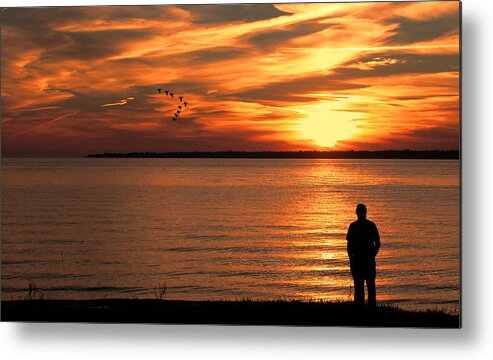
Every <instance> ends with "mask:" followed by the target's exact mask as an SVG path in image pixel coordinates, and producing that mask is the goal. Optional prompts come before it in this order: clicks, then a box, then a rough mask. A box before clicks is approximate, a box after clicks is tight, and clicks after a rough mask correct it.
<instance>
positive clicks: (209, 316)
mask: <svg viewBox="0 0 493 360" xmlns="http://www.w3.org/2000/svg"><path fill="white" fill-rule="evenodd" d="M1 305H2V306H1V311H2V321H41V322H118V323H161V324H229V325H295V326H381V327H427V328H459V327H460V316H459V315H458V314H448V313H445V312H441V311H435V310H428V311H407V310H402V309H399V308H396V307H390V306H378V307H377V308H376V309H375V310H373V311H372V310H369V309H367V308H361V307H358V306H355V305H354V304H353V303H351V302H324V301H296V300H293V301H255V300H242V301H180V300H158V299H141V300H138V299H96V300H14V301H2V304H1Z"/></svg>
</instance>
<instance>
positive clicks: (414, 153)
mask: <svg viewBox="0 0 493 360" xmlns="http://www.w3.org/2000/svg"><path fill="white" fill-rule="evenodd" d="M86 157H89V158H191V159H217V158H222V159H436V160H459V159H460V152H459V151H458V150H447V151H442V150H429V151H418V150H381V151H214V152H209V151H192V152H165V153H154V152H129V153H109V152H105V153H99V154H89V155H87V156H86Z"/></svg>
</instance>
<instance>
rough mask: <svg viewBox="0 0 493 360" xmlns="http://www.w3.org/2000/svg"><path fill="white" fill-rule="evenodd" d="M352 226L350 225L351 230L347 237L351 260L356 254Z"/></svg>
mask: <svg viewBox="0 0 493 360" xmlns="http://www.w3.org/2000/svg"><path fill="white" fill-rule="evenodd" d="M351 229H352V228H351V225H349V229H348V230H347V235H346V240H347V254H348V256H349V259H350V260H351V257H352V255H353V253H354V251H353V241H352V239H353V232H352V230H351Z"/></svg>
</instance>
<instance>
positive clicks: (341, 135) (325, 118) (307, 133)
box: [297, 102, 361, 147]
mask: <svg viewBox="0 0 493 360" xmlns="http://www.w3.org/2000/svg"><path fill="white" fill-rule="evenodd" d="M300 112H302V113H304V114H306V116H305V117H304V118H303V119H302V120H301V121H300V122H299V123H298V125H297V131H298V133H299V135H300V137H301V138H303V139H307V140H311V141H313V142H314V143H315V144H316V145H318V146H322V147H333V146H335V145H336V144H337V142H338V141H340V140H348V139H350V138H351V137H352V136H354V135H355V134H356V133H357V132H358V128H357V126H356V121H355V119H356V118H360V117H361V114H359V113H354V112H348V111H340V110H337V109H333V108H331V106H330V105H329V104H327V102H323V103H319V104H316V105H310V106H308V107H304V108H303V109H300Z"/></svg>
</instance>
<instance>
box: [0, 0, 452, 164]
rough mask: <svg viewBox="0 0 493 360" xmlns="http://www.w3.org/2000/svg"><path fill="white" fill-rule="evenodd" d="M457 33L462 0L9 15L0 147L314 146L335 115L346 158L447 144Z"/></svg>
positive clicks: (66, 150)
mask: <svg viewBox="0 0 493 360" xmlns="http://www.w3.org/2000/svg"><path fill="white" fill-rule="evenodd" d="M11 10H12V11H11ZM458 25H459V24H458V6H457V4H455V2H454V3H453V4H451V2H423V3H406V2H405V3H391V2H383V3H351V4H348V3H331V4H315V3H311V4H275V5H270V4H257V5H198V6H196V5H184V6H117V7H106V6H102V7H70V8H68V7H59V8H14V9H9V11H7V12H5V13H3V14H2V33H1V36H2V39H1V40H2V79H1V80H2V82H1V83H2V105H3V109H2V117H3V121H2V150H3V151H4V152H5V153H6V154H10V155H12V154H14V155H15V154H24V155H26V154H28V153H29V154H30V155H38V154H45V155H56V156H59V155H64V154H71V155H73V154H78V155H83V154H85V153H87V152H89V151H93V152H98V151H105V150H106V149H107V150H111V151H130V150H132V151H173V150H178V149H180V150H207V149H211V150H214V149H215V150H224V149H226V150H228V149H239V150H241V149H250V150H252V149H270V150H279V149H293V150H296V149H307V148H311V149H313V148H320V146H319V145H317V144H315V143H314V142H313V141H312V140H311V139H309V138H306V137H304V135H303V134H305V133H306V131H302V130H300V129H303V124H305V123H306V124H308V123H309V122H310V123H323V122H324V121H325V120H324V119H327V118H329V114H330V115H331V116H336V115H334V114H337V112H338V111H339V112H341V113H344V116H345V119H346V118H347V120H348V121H352V123H354V124H355V126H356V127H357V128H358V129H359V131H358V132H357V133H354V134H353V135H351V136H350V138H341V139H340V140H339V142H338V144H339V146H341V144H345V145H346V146H353V147H354V148H367V147H378V146H383V147H389V148H396V147H401V146H407V145H408V144H416V146H418V145H419V144H418V143H419V141H422V142H423V144H426V146H428V145H430V144H431V143H430V140H429V139H434V138H435V139H437V141H436V146H437V147H446V146H450V144H452V143H454V141H455V140H451V141H450V142H447V141H446V138H447V136H449V137H450V139H455V135H454V134H455V133H454V131H453V130H454V129H458V128H459V127H458V103H459V102H458V95H459V74H458V71H459V38H458ZM157 88H162V89H168V90H171V91H173V92H174V93H175V94H176V96H175V98H174V99H171V98H169V97H166V96H164V95H163V94H157V92H156V89H157ZM179 95H184V96H185V99H186V101H187V102H188V103H189V106H188V107H187V109H186V111H183V113H182V116H181V117H180V120H179V121H176V122H172V121H171V117H172V115H173V113H174V112H175V111H176V109H177V106H178V105H179V104H180V102H179V100H178V96H179ZM117 99H119V100H117ZM300 109H303V111H301V110H300ZM320 109H330V112H328V113H324V111H321V110H320ZM122 110H124V111H122ZM64 116H66V117H64ZM341 116H342V115H341ZM66 118H67V119H68V118H69V119H70V121H60V120H63V119H66ZM315 118H316V119H315ZM56 119H58V120H56ZM54 120H55V121H54ZM33 129H34V130H36V131H34V130H33ZM423 129H434V130H433V131H431V130H428V131H429V132H428V134H429V135H430V136H428V137H427V136H426V135H425V134H423V133H422V132H420V131H424V130H423ZM305 130H306V128H305ZM442 130H443V131H442ZM16 134H22V136H16ZM389 134H391V136H390V135H389ZM431 135H434V136H431ZM364 139H370V140H369V141H368V140H365V141H363V140H364ZM420 139H421V140H420ZM427 139H428V140H427ZM103 140H104V141H103ZM103 143H104V144H105V145H104V146H106V148H105V149H103V148H98V146H99V147H101V146H103V145H101V144H103ZM349 144H350V145H349Z"/></svg>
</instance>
